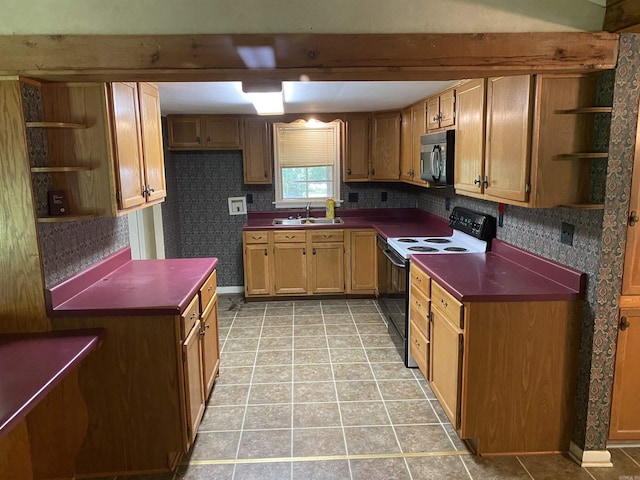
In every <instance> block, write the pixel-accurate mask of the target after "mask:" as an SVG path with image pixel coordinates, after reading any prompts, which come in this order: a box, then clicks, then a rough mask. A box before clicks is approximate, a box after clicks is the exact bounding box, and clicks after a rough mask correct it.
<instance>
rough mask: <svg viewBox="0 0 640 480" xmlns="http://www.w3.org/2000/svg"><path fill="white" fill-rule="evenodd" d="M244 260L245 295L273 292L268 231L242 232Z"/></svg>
mask: <svg viewBox="0 0 640 480" xmlns="http://www.w3.org/2000/svg"><path fill="white" fill-rule="evenodd" d="M242 241H243V244H244V245H243V249H242V251H243V260H244V293H245V296H247V297H255V296H269V295H272V294H273V288H272V287H273V282H272V278H271V271H272V267H271V263H272V260H271V258H272V257H271V256H270V252H272V251H273V247H272V246H270V245H269V232H267V231H260V232H258V231H248V232H243V233H242Z"/></svg>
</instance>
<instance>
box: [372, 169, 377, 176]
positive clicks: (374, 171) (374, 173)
mask: <svg viewBox="0 0 640 480" xmlns="http://www.w3.org/2000/svg"><path fill="white" fill-rule="evenodd" d="M371 175H372V176H374V177H375V176H376V169H375V168H373V169H371Z"/></svg>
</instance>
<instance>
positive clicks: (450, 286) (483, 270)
mask: <svg viewBox="0 0 640 480" xmlns="http://www.w3.org/2000/svg"><path fill="white" fill-rule="evenodd" d="M411 262H413V263H415V264H416V265H418V266H420V267H421V268H422V269H423V270H424V271H425V272H427V273H428V274H429V275H430V276H431V278H433V279H434V280H435V281H437V282H438V283H439V284H440V285H441V286H442V287H444V288H445V289H446V290H447V291H448V292H449V293H451V294H452V295H453V296H454V297H455V298H457V299H458V300H459V301H461V302H497V301H501V302H505V301H506V302H517V301H552V300H564V301H571V300H580V299H582V298H584V291H585V284H586V274H585V273H582V272H578V271H577V270H573V269H571V268H569V267H565V266H563V265H560V264H558V263H555V262H552V261H550V260H546V259H544V258H541V257H538V256H536V255H533V254H531V253H528V252H525V251H524V250H521V249H518V248H516V247H513V246H511V245H508V244H506V243H504V242H501V241H500V240H494V241H493V248H492V251H491V252H487V253H465V254H449V255H412V256H411Z"/></svg>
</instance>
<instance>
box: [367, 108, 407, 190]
mask: <svg viewBox="0 0 640 480" xmlns="http://www.w3.org/2000/svg"><path fill="white" fill-rule="evenodd" d="M371 121H372V127H371V132H372V133H371V136H372V138H371V180H374V181H388V180H398V179H399V178H400V112H398V111H392V112H377V113H374V114H373V115H372V117H371Z"/></svg>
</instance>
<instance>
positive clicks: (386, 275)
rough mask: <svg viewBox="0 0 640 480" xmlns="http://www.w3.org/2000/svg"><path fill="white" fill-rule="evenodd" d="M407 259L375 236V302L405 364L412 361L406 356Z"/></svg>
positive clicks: (407, 352) (407, 353) (407, 343)
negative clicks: (376, 294)
mask: <svg viewBox="0 0 640 480" xmlns="http://www.w3.org/2000/svg"><path fill="white" fill-rule="evenodd" d="M408 277H409V262H408V261H407V260H404V259H403V258H401V257H400V256H398V255H397V254H396V253H395V252H394V251H393V250H392V249H391V248H389V247H388V246H387V243H386V241H384V240H383V239H382V238H380V237H379V238H378V295H379V296H378V302H379V304H380V308H381V310H382V313H383V314H384V316H385V318H386V319H387V322H388V330H389V335H390V336H391V339H392V340H393V342H394V344H395V345H396V347H397V349H398V352H399V353H400V356H401V357H402V361H403V362H404V363H405V365H406V366H413V365H409V363H414V362H412V361H411V360H410V358H411V357H410V356H409V342H408V338H407V334H408V314H407V313H408V304H409V298H408V297H409V292H408V291H407V280H408Z"/></svg>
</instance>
